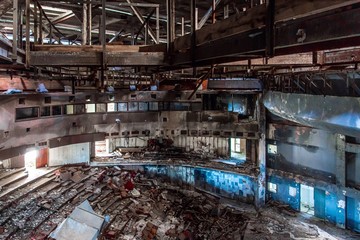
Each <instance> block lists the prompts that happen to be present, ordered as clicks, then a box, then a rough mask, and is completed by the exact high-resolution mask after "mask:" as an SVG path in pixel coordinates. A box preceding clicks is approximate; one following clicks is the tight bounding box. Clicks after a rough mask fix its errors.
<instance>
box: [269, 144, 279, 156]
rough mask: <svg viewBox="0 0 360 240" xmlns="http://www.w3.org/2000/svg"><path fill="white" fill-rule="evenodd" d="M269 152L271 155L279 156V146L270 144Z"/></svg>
mask: <svg viewBox="0 0 360 240" xmlns="http://www.w3.org/2000/svg"><path fill="white" fill-rule="evenodd" d="M267 152H268V153H270V154H277V146H276V145H273V144H268V149H267Z"/></svg>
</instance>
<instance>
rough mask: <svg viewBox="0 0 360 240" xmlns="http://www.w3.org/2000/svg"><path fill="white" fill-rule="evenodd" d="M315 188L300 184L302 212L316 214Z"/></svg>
mask: <svg viewBox="0 0 360 240" xmlns="http://www.w3.org/2000/svg"><path fill="white" fill-rule="evenodd" d="M314 209H315V201H314V188H313V187H310V186H307V185H303V184H300V212H303V213H308V214H311V215H314V213H315V212H314Z"/></svg>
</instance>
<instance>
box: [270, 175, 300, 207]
mask: <svg viewBox="0 0 360 240" xmlns="http://www.w3.org/2000/svg"><path fill="white" fill-rule="evenodd" d="M267 182H268V183H269V182H272V183H275V184H276V185H277V191H276V193H274V192H270V191H269V189H267V196H268V199H269V200H270V199H272V200H275V201H278V202H282V203H285V204H289V205H290V207H291V208H293V209H295V210H297V211H300V184H298V183H296V182H295V181H291V180H288V179H285V178H281V177H276V176H269V177H268V179H267ZM290 187H293V188H295V189H296V194H295V196H291V195H290V192H289V188H290Z"/></svg>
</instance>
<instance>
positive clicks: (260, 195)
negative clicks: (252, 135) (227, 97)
mask: <svg viewBox="0 0 360 240" xmlns="http://www.w3.org/2000/svg"><path fill="white" fill-rule="evenodd" d="M261 99H262V94H259V96H258V101H257V119H258V121H259V132H260V138H259V140H258V146H257V148H258V156H257V166H258V168H259V175H258V177H257V186H256V192H255V206H256V207H258V208H259V207H262V206H264V205H265V192H266V119H265V107H264V105H263V104H262V100H261Z"/></svg>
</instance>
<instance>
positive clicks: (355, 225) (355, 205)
mask: <svg viewBox="0 0 360 240" xmlns="http://www.w3.org/2000/svg"><path fill="white" fill-rule="evenodd" d="M346 204H347V205H346V209H347V211H346V223H347V228H348V229H351V230H354V231H356V232H360V201H359V200H356V199H353V198H350V197H347V198H346Z"/></svg>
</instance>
